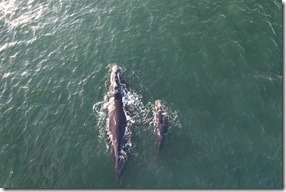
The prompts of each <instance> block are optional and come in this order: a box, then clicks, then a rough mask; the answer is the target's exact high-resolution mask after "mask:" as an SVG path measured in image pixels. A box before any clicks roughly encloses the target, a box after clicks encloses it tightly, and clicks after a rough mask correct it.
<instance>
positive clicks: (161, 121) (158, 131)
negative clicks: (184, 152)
mask: <svg viewBox="0 0 286 192" xmlns="http://www.w3.org/2000/svg"><path fill="white" fill-rule="evenodd" d="M153 123H154V132H155V141H156V147H157V150H158V151H160V150H161V148H162V145H163V143H164V141H165V137H166V134H167V130H168V116H167V112H166V109H165V106H164V105H163V103H162V101H161V100H156V101H155V108H154V119H153Z"/></svg>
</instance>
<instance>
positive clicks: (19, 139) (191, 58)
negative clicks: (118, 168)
mask: <svg viewBox="0 0 286 192" xmlns="http://www.w3.org/2000/svg"><path fill="white" fill-rule="evenodd" d="M110 63H117V64H119V65H120V66H122V67H123V68H125V69H126V70H125V76H126V78H127V81H128V84H129V86H130V87H131V88H132V89H133V90H134V91H135V92H136V93H137V94H139V95H141V96H142V102H143V103H144V104H147V103H148V102H153V101H154V100H156V99H162V100H163V101H164V102H165V103H166V105H167V106H168V107H169V108H170V109H171V110H172V111H173V112H176V113H177V115H178V117H177V119H178V122H179V124H174V125H173V126H172V127H170V130H169V132H168V136H167V141H166V143H165V147H164V149H163V150H162V153H161V154H160V155H156V153H155V151H154V135H153V130H152V129H151V127H150V126H149V125H144V124H137V125H136V123H135V124H134V127H133V130H132V132H133V135H132V144H133V146H132V151H131V153H130V154H129V159H128V163H127V164H126V167H125V171H124V174H123V177H122V185H121V187H122V188H281V187H282V184H283V183H282V2H280V1H278V0H273V1H269V0H259V1H255V0H247V1H246V0H245V1H243V0H242V1H223V0H217V1H209V0H206V1H199V0H194V1H188V0H178V1H161V0H158V1H149V0H148V1H138V0H134V1H129V0H120V1H119V0H110V1H98V0H81V1H69V0H54V1H41V0H39V1H36V0H21V1H20V0H2V1H1V2H0V173H1V174H0V186H1V187H5V188H115V187H117V186H116V180H115V176H114V171H113V168H112V159H111V157H110V155H109V153H108V152H107V150H106V146H105V142H103V140H104V139H102V138H101V139H100V138H99V135H100V130H102V127H100V126H98V119H97V118H96V117H97V115H96V113H95V111H94V110H93V105H94V104H95V103H97V102H100V101H102V100H103V98H104V95H105V93H106V85H105V84H106V81H107V76H108V68H107V66H108V65H109V64H110ZM179 125H180V126H179Z"/></svg>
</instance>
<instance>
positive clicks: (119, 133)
mask: <svg viewBox="0 0 286 192" xmlns="http://www.w3.org/2000/svg"><path fill="white" fill-rule="evenodd" d="M126 91H127V89H126V84H125V81H124V79H123V76H122V72H121V69H120V68H119V67H118V66H117V65H113V66H112V68H111V73H110V84H109V90H108V94H107V95H108V117H107V121H108V122H107V125H108V131H107V134H108V140H109V145H110V148H111V154H112V157H113V164H114V169H115V174H116V177H117V179H119V178H120V177H121V175H122V171H123V167H124V164H125V162H126V160H127V154H126V151H125V149H124V145H125V144H126V139H125V133H126V129H127V119H126V114H125V111H124V105H123V98H124V96H125V94H126Z"/></svg>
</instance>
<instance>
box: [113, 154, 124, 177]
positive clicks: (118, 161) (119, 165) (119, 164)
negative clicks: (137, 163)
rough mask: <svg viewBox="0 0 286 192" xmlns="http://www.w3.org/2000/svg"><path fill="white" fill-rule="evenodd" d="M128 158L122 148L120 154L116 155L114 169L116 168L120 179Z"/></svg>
mask: <svg viewBox="0 0 286 192" xmlns="http://www.w3.org/2000/svg"><path fill="white" fill-rule="evenodd" d="M126 160H127V154H126V153H125V152H124V151H123V150H121V151H120V152H119V153H118V155H116V157H115V162H114V169H115V174H116V179H117V180H119V179H120V178H121V175H122V172H123V167H124V164H125V162H126Z"/></svg>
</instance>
